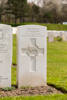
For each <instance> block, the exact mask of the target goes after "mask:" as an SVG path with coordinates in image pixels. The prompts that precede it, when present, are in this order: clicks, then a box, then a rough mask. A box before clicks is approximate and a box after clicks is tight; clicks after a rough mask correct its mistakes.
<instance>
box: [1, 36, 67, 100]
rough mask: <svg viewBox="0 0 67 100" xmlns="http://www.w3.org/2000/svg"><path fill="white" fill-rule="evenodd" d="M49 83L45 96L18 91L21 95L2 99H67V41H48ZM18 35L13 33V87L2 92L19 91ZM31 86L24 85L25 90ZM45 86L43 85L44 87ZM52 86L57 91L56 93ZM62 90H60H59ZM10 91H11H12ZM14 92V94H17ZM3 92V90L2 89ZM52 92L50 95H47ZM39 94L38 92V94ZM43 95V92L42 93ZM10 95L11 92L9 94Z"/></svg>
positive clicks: (2, 99)
mask: <svg viewBox="0 0 67 100" xmlns="http://www.w3.org/2000/svg"><path fill="white" fill-rule="evenodd" d="M47 50H48V51H47V83H48V85H49V86H48V88H49V89H48V93H46V94H43V95H45V96H34V95H33V94H32V92H30V94H31V95H32V96H29V95H28V96H26V97H25V96H24V95H23V96H20V92H17V96H19V97H5V98H0V99H1V100H13V99H14V100H33V99H35V100H44V99H45V100H66V99H67V96H66V94H64V93H67V42H63V41H55V42H52V43H48V45H47ZM16 64H17V63H16V36H15V35H13V65H12V88H11V89H9V88H6V89H3V91H2V93H4V94H6V93H7V92H9V91H11V92H12V90H13V91H15V92H16V91H17V89H16V88H15V87H16ZM29 88H30V87H22V89H24V90H26V91H27V90H29ZM42 88H43V87H42ZM52 88H53V89H54V90H55V89H56V90H55V91H57V92H56V94H54V91H53V90H52ZM18 91H20V90H18ZM59 91H60V92H59ZM11 92H9V93H11ZM15 92H13V96H15ZM58 93H59V94H58ZM0 94H1V91H0ZM47 94H50V95H47ZM37 95H38V94H37ZM40 95H42V94H40ZM7 96H9V94H8V95H7Z"/></svg>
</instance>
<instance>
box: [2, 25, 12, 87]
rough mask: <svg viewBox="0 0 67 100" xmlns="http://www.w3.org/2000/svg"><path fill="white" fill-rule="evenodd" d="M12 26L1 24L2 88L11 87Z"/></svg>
mask: <svg viewBox="0 0 67 100" xmlns="http://www.w3.org/2000/svg"><path fill="white" fill-rule="evenodd" d="M11 64H12V28H11V26H9V25H4V24H0V88H5V87H11Z"/></svg>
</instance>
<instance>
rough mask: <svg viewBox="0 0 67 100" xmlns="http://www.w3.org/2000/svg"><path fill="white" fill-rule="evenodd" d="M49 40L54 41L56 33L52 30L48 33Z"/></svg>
mask: <svg viewBox="0 0 67 100" xmlns="http://www.w3.org/2000/svg"><path fill="white" fill-rule="evenodd" d="M48 41H49V42H53V41H54V34H53V33H52V32H49V33H48Z"/></svg>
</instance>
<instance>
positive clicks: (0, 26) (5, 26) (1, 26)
mask: <svg viewBox="0 0 67 100" xmlns="http://www.w3.org/2000/svg"><path fill="white" fill-rule="evenodd" d="M3 27H4V28H11V26H10V25H7V24H0V28H3Z"/></svg>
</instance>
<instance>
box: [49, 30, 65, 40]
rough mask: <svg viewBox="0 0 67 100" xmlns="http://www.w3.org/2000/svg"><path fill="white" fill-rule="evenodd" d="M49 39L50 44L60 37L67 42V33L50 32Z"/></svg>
mask: <svg viewBox="0 0 67 100" xmlns="http://www.w3.org/2000/svg"><path fill="white" fill-rule="evenodd" d="M47 37H48V41H49V42H53V41H54V38H56V37H60V38H61V39H62V40H63V41H67V31H48V32H47Z"/></svg>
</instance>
